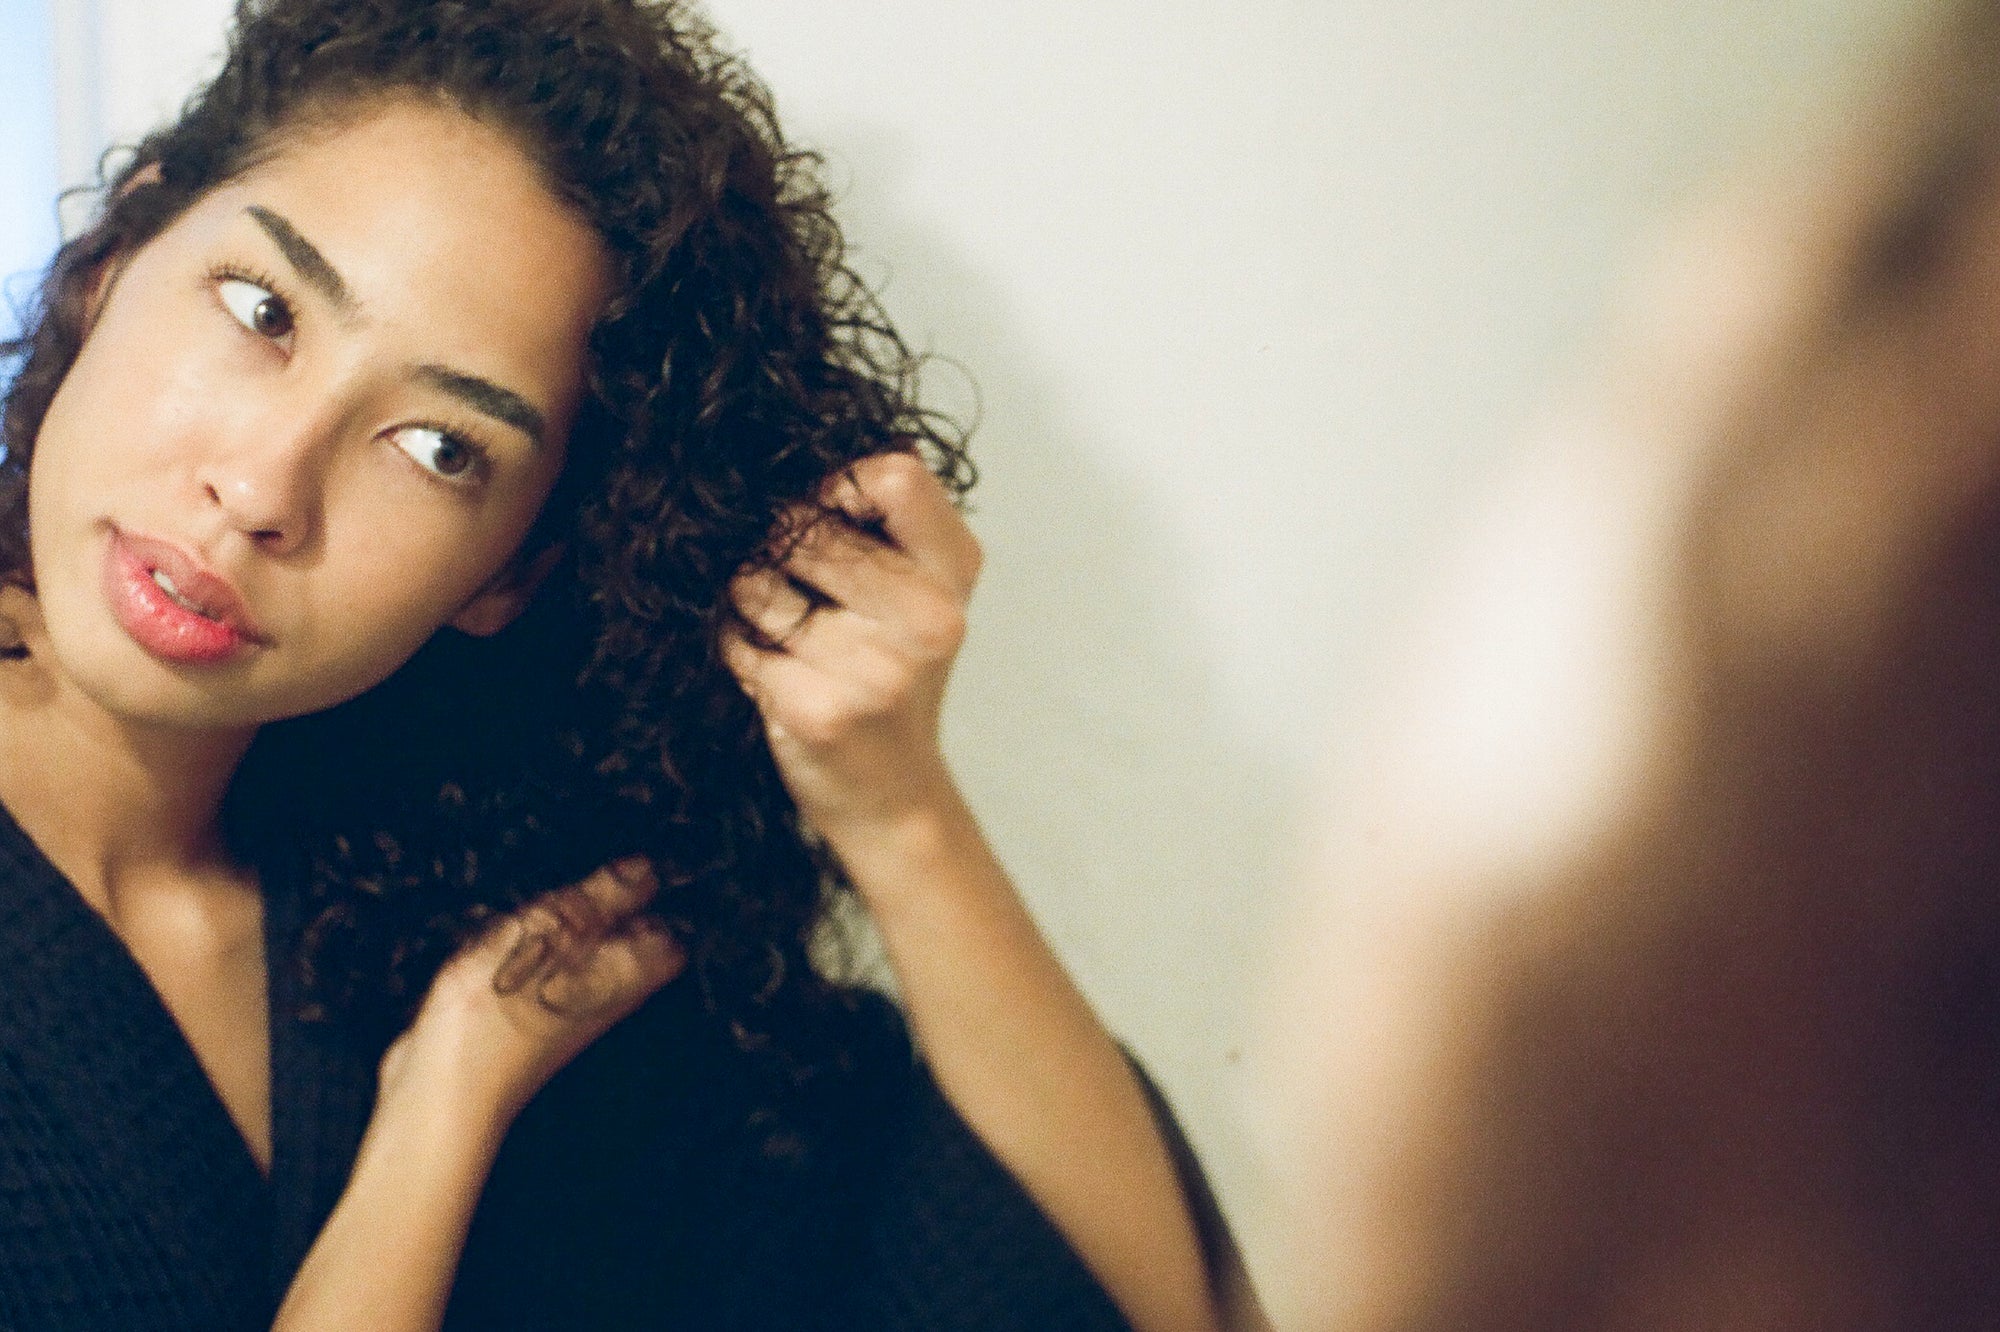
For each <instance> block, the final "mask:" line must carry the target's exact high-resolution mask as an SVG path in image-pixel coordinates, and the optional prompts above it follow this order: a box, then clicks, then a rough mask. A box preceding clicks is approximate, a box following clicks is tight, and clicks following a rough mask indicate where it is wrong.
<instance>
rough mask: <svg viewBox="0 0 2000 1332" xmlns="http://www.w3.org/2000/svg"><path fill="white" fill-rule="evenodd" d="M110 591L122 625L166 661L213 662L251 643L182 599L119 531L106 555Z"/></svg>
mask: <svg viewBox="0 0 2000 1332" xmlns="http://www.w3.org/2000/svg"><path fill="white" fill-rule="evenodd" d="M104 592H105V595H106V596H107V597H108V598H109V599H110V601H111V613H112V614H113V615H115V616H116V617H117V619H118V623H119V625H120V627H122V628H123V629H124V630H125V632H126V633H127V634H129V635H131V637H132V641H133V642H135V643H137V644H138V645H139V646H140V647H142V648H144V649H146V651H148V652H150V653H152V654H153V655H154V656H156V657H158V658H160V659H161V660H163V661H169V662H174V663H176V664H185V665H208V664H213V663H215V662H219V661H224V660H227V659H228V658H230V657H232V656H234V655H236V653H238V652H240V651H242V650H243V649H244V648H246V647H248V646H249V645H250V640H248V639H247V638H245V637H244V636H243V635H242V634H240V633H238V632H237V631H236V629H235V627H234V626H232V625H227V624H224V623H223V622H222V621H220V620H211V619H210V618H208V616H206V615H201V614H197V613H196V612H194V611H191V610H189V609H188V608H187V607H185V606H183V605H181V604H180V603H178V602H176V601H175V600H174V599H173V598H172V597H170V596H168V595H167V594H166V591H165V590H164V589H163V588H161V586H160V585H159V584H158V583H156V582H154V581H153V570H152V568H151V567H150V566H148V565H147V564H146V563H145V561H143V560H141V559H140V558H139V557H138V556H137V555H135V554H134V553H133V552H132V551H131V549H130V548H129V547H127V546H126V544H125V542H124V541H123V540H121V539H120V538H119V537H118V536H117V535H116V534H114V535H113V536H112V538H111V545H110V548H109V549H108V550H107V551H106V552H105V557H104Z"/></svg>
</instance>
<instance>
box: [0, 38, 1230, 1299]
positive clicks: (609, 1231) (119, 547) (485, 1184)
mask: <svg viewBox="0 0 2000 1332" xmlns="http://www.w3.org/2000/svg"><path fill="white" fill-rule="evenodd" d="M811 165H812V164H811V162H810V160H809V159H807V158H805V157H803V156H802V155H800V154H798V153H795V152H793V151H792V150H790V149H788V148H787V147H786V146H785V144H784V141H783V139H782V138H781V136H780V134H779V131H778V129H777V126H776V124H775V123H774V121H773V119H772V117H771V114H770V111H769V106H768V101H767V99H766V98H765V96H764V94H763V92H762V90H761V89H760V88H759V87H758V86H757V85H756V83H755V82H754V81H753V80H751V78H750V77H749V76H748V75H747V73H746V72H745V71H744V70H743V69H742V68H741V67H740V66H739V65H737V64H736V63H734V62H733V61H731V60H729V59H728V58H726V57H725V56H723V55H722V54H720V53H719V52H718V51H717V49H716V48H715V46H714V44H713V42H712V40H711V38H710V37H709V35H708V34H707V33H706V32H705V31H704V30H703V29H702V28H701V26H700V25H699V23H698V22H696V21H695V20H694V19H693V18H692V17H691V16H690V15H689V14H688V13H687V12H685V11H684V10H683V9H682V8H681V7H679V6H676V5H671V4H646V3H637V2H635V0H488V2H485V3H480V4H477V5H473V4H462V3H423V2H420V0H342V2H340V3H334V2H333V0H268V2H265V3H259V2H258V0H246V3H245V4H244V5H243V7H242V8H241V9H240V10H239V13H238V16H237V23H236V27H235V30H234V33H233V37H232V42H231V47H230V52H229V56H228V60H227V63H226V65H225V67H224V68H223V70H222V72H221V73H220V74H219V75H218V76H217V78H216V79H215V81H214V82H213V83H212V84H210V85H209V86H208V87H207V88H206V89H204V90H203V91H202V92H201V93H200V94H199V95H198V96H197V97H196V98H195V99H193V100H192V101H191V102H190V103H189V104H188V106H187V108H186V110H185V111H184V112H183V114H182V115H181V117H180V119H179V120H178V121H177V122H176V123H174V124H173V125H172V126H170V127H168V128H166V129H163V130H161V131H159V132H157V133H155V134H154V135H152V136H151V137H149V138H147V139H146V140H145V141H144V142H143V143H141V144H140V145H139V146H138V148H137V149H136V151H135V152H134V154H133V155H132V157H131V158H130V159H129V161H127V163H126V164H125V165H124V167H123V168H122V169H121V170H119V171H118V172H117V173H116V174H115V176H114V178H113V179H112V180H110V181H109V182H108V186H107V190H106V193H105V198H104V203H103V208H102V213H101V216H100V217H99V218H98V220H97V221H96V223H95V224H94V225H93V226H92V227H91V228H90V229H89V230H88V231H87V232H86V233H84V234H83V235H81V236H79V237H78V238H77V239H75V240H73V241H71V242H70V243H69V244H67V245H66V246H65V247H64V248H63V250H62V251H61V253H60V254H59V255H58V257H57V259H56V262H55V264H54V265H53V267H52V269H51V270H50V272H49V274H48V277H47V279H46V281H45V284H44V286H43V289H42V296H41V302H40V305H39V307H38V309H37V310H36V311H35V312H34V315H33V317H32V318H31V320H30V324H29V327H28V329H27V331H26V333H25V334H24V336H23V338H22V339H21V341H19V342H18V343H16V344H14V345H13V346H12V347H11V348H10V349H9V350H10V351H11V353H12V356H13V358H14V360H15V362H16V371H17V373H16V377H15V378H14V381H13V383H12V386H11V389H10V390H9V393H8V397H7V399H6V405H5V425H4V428H5V442H6V448H7V455H6V459H5V463H4V468H3V469H0V471H4V475H0V567H4V570H5V576H6V589H5V592H4V594H0V598H4V599H0V611H3V612H4V614H5V616H6V619H7V622H8V623H9V624H10V625H11V631H12V634H13V647H12V651H11V654H10V659H9V660H7V661H6V662H4V663H0V802H4V805H5V814H6V816H7V817H6V818H4V819H0V902H4V910H5V914H6V926H5V928H4V930H0V952H4V953H5V957H4V959H0V1324H4V1325H5V1326H8V1327H10V1328H41V1327H51V1328H53V1327H62V1328H70V1329H77V1328H97V1327H102V1328H113V1327H116V1328H133V1327H146V1328H180V1327H186V1328H196V1327H199V1328H203V1329H216V1328H229V1327H250V1326H261V1325H269V1323H270V1321H271V1319H272V1318H273V1317H274V1311H275V1316H276V1317H277V1319H278V1321H279V1322H280V1323H281V1324H282V1325H284V1326H288V1327H299V1328H308V1327H323V1326H340V1327H357V1326H361V1327H369V1328H383V1329H390V1328H405V1327H412V1328H421V1327H436V1326H438V1325H439V1324H440V1323H441V1322H442V1323H444V1324H446V1325H450V1326H465V1327H488V1326H505V1327H563V1328H589V1327H621V1326H647V1327H674V1328H699V1327H746V1328H749V1327H756V1328H775V1327H787V1328H789V1327H807V1326H815V1325H819V1326H829V1327H967V1328H974V1327H977V1328H987V1327H1016V1326H1018V1327H1024V1328H1025V1327H1035V1328H1047V1327H1058V1326H1077V1327H1087V1326H1119V1325H1123V1324H1124V1323H1125V1322H1126V1321H1127V1320H1129V1322H1130V1323H1131V1324H1133V1325H1136V1326H1139V1327H1142V1328H1162V1329H1164V1328H1200V1327H1206V1326H1210V1325H1211V1324H1212V1323H1213V1320H1214V1317H1215V1315H1214V1311H1213V1295H1212V1293H1211V1290H1210V1282H1209V1280H1208V1279H1207V1277H1206V1276H1205V1265H1206V1264H1208V1263H1211V1262H1213V1260H1214V1257H1215V1255H1216V1253H1217V1251H1218V1250H1217V1244H1218V1242H1219V1240H1218V1237H1217V1236H1216V1235H1215V1234H1214V1232H1213V1229H1212V1228H1205V1227H1199V1226H1197V1224H1196V1222H1195V1220H1194V1219H1193V1215H1192V1212H1193V1211H1194V1210H1197V1209H1191V1207H1190V1204H1189V1202H1188V1198H1189V1197H1190V1196H1196V1197H1198V1196H1199V1194H1200V1190H1199V1181H1198V1176H1197V1175H1195V1174H1193V1173H1192V1172H1191V1170H1190V1168H1189V1167H1188V1165H1187V1163H1186V1159H1185V1155H1184V1152H1183V1151H1182V1150H1181V1149H1180V1148H1179V1145H1178V1139H1177V1138H1175V1137H1174V1134H1173V1130H1172V1126H1171V1122H1170V1121H1169V1120H1167V1119H1165V1118H1164V1116H1163V1115H1161V1114H1159V1113H1157V1101H1156V1100H1155V1099H1154V1098H1153V1097H1152V1096H1151V1093H1150V1091H1149V1090H1148V1089H1147V1088H1146V1086H1145V1085H1144V1084H1143V1082H1142V1081H1141V1080H1140V1079H1139V1078H1138V1077H1137V1076H1136V1075H1135V1073H1134V1071H1133V1069H1132V1068H1131V1066H1130V1065H1129V1064H1128V1063H1127V1061H1126V1060H1125V1059H1124V1058H1123V1057H1122V1056H1121V1054H1120V1052H1119V1051H1118V1049H1117V1047H1116V1046H1115V1044H1114V1043H1113V1042H1112V1041H1111V1040H1110V1039H1109V1037H1108V1036H1107V1035H1106V1034H1105V1032H1104V1031H1103V1029H1102V1028H1101V1026H1100V1025H1099V1024H1098V1023H1097V1021H1096V1019H1095V1018H1094V1016H1093V1015H1092V1014H1091V1012H1090V1010H1089V1009H1088V1007H1087V1006H1086V1004H1085V1003H1084V1001H1083V1000H1082V998H1081V997H1080V996H1079V994H1078V993H1077V991H1076V990H1075V988H1074V987H1073V986H1072V984H1071V983H1070V981H1069V980H1068V978H1067V977H1066V976H1065V975H1064V973H1063V971H1062V970H1061V968H1060V966H1059V965H1058V964H1057V962H1056V961H1055V959H1054V958H1053V957H1052V956H1051V955H1050V953H1049V952H1048V950H1047V949H1046V947H1045V946H1044V945H1043V944H1042V942H1041V941H1040V939H1039V937H1038V935H1037V934H1036V931H1035V929H1034V926H1033V925H1032V923H1031V922H1030V921H1029V919H1028V917H1027V916H1026V914H1025V912H1024V911H1023V909H1022V906H1021V903H1020V901H1019V899H1018V898H1017V896H1016V895H1015V893H1014V891H1013V889H1012V888H1011V886H1010V885H1009V884H1008V882H1007V880H1006V878H1005V876H1004V874H1003V873H1002V871H1001V870H1000V869H999V867H998V866H997V864H996V863H995V862H994V860H993V857H992V855H991V853H990V851H989V850H988V849H987V847H986V845H985V843H984V841H983V840H982V838H981V837H980V834H979V832H978V830H977V828H976V825H975V824H974V822H973V820H972V817H971V816H970V814H969V813H968V812H967V811H966V809H965V807H964V805H963V804H962V802H961V801H960V800H959V798H958V796H957V793H956V791H955V789H954V787H953V785H952V782H951V779H950V776H949V774H948V773H947V772H946V770H945V767H944V764H943V761H942V759H941V757H940V755H939V751H938V744H937V719H938V710H939V704H940V698H941V693H942V689H943V686H944V680H945V675H946V672H947V669H948V667H949V664H950V661H951V658H952V656H953V654H954V652H955V650H956V648H957V645H958V641H959V638H960V635H961V633H962V625H963V614H964V607H965V603H966V600H967V597H968V595H969V593H970V591H971V588H972V584H973V581H974V578H975V575H976V573H977V570H978V564H979V552H978V548H977V546H976V544H975V542H974V541H973V539H972V537H971V535H970V533H969V532H968V531H967V529H966V528H965V526H964V524H963V523H962V522H961V521H960V519H959V517H958V515H957V513H956V510H955V509H954V507H953V504H952V502H951V501H952V495H953V493H954V492H955V491H957V490H961V489H963V487H964V485H965V484H966V483H967V481H968V480H969V467H968V465H967V464H966V461H965V457H964V454H963V451H962V449H961V447H960V445H959V442H958V440H957V439H956V438H955V437H954V436H953V434H952V433H951V432H950V428H949V426H948V423H944V422H941V421H938V420H936V419H935V418H933V417H932V416H930V415H929V414H928V413H926V412H925V411H924V410H923V409H922V408H921V407H920V406H919V405H918V403H917V401H916V398H915V396H914V386H913V369H914V366H913V362H912V360H911V358H910V357H909V356H908V355H907V353H906V352H905V350H904V348H903V346H902V344H901V343H900V342H899V341H898V340H897V338H896V336H895V334H894V333H893V331H892V330H891V329H889V328H888V326H887V325H886V324H885V323H884V322H883V321H882V319H881V317H880V315H879V312H878V311H877V310H876V308H875V306H874V305H873V304H872V302H871V301H870V299H869V298H868V296H867V294H866V293H865V292H864V291H862V290H861V289H860V288H859V286H858V285H857V284H856V283H855V282H854V280H853V279H852V277H851V276H850V275H849V274H848V273H847V271H846V270H845V269H844V268H843V266H842V264H841V258H840V241H839V234H838V232H837V230H836V229H835V227H834V225H833V223H832V222H831V220H830V219H829V217H828V214H827V211H826V200H825V196H824V194H823V193H822V192H821V190H820V189H819V187H818V185H817V184H816V182H815V181H814V179H813V176H812V173H811ZM599 866H604V867H605V868H601V869H600V868H597V867H599ZM563 884H572V885H574V886H573V887H570V888H567V889H559V887H558V886H559V885H563ZM849 892H851V893H853V894H855V895H857V896H858V898H859V900H860V901H861V903H863V904H864V905H865V906H866V907H867V909H868V910H869V912H870V913H871V915H872V917H873V920H874V922H875V924H876V926H877V928H878V929H879V931H880V934H881V937H882V940H883V943H884V945H885V948H886V952H887V955H888V957H889V959H890V962H891V964H892V966H893V968H894V971H895V976H896V980H897V983H898V987H899V990H900V993H901V995H902V998H903V1002H904V1006H905V1009H906V1011H907V1015H908V1021H909V1026H910V1028H911V1030H912V1033H913V1035H914V1038H915V1045H916V1046H917V1048H918V1049H920V1050H921V1052H922V1056H923V1059H922V1062H921V1063H918V1062H915V1061H913V1060H912V1058H911V1056H910V1043H909V1039H908V1038H907V1037H906V1036H905V1035H904V1028H903V1022H902V1018H901V1017H899V1016H898V1015H897V1014H896V1013H895V1011H894V1010H892V1009H891V1008H889V1007H888V1005H887V1004H886V1003H885V1002H884V1001H881V1000H879V999H872V998H870V997H869V996H867V995H866V993H865V992H863V991H861V990H859V989H857V988H854V987H850V986H847V985H843V984H840V983H838V981H837V980H835V979H829V978H828V977H827V973H826V971H825V970H823V967H824V966H827V965H830V962H829V959H828V958H827V957H825V956H824V954H823V948H822V945H823V943H824V926H825V924H826V920H827V913H828V911H829V909H830V908H831V907H832V906H833V905H834V904H835V903H836V902H837V901H838V900H839V898H840V897H841V896H842V895H844V894H847V893H849ZM447 959H449V960H447ZM670 982H671V983H670ZM1170 1144H1172V1145H1171V1146H1170ZM1190 1186H1192V1187H1193V1190H1194V1192H1193V1194H1192V1195H1190V1193H1189V1188H1190ZM1203 1229H1206V1230H1207V1238H1206V1239H1203V1238H1201V1237H1199V1236H1198V1230H1203ZM281 1304H282V1308H280V1305H281Z"/></svg>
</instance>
